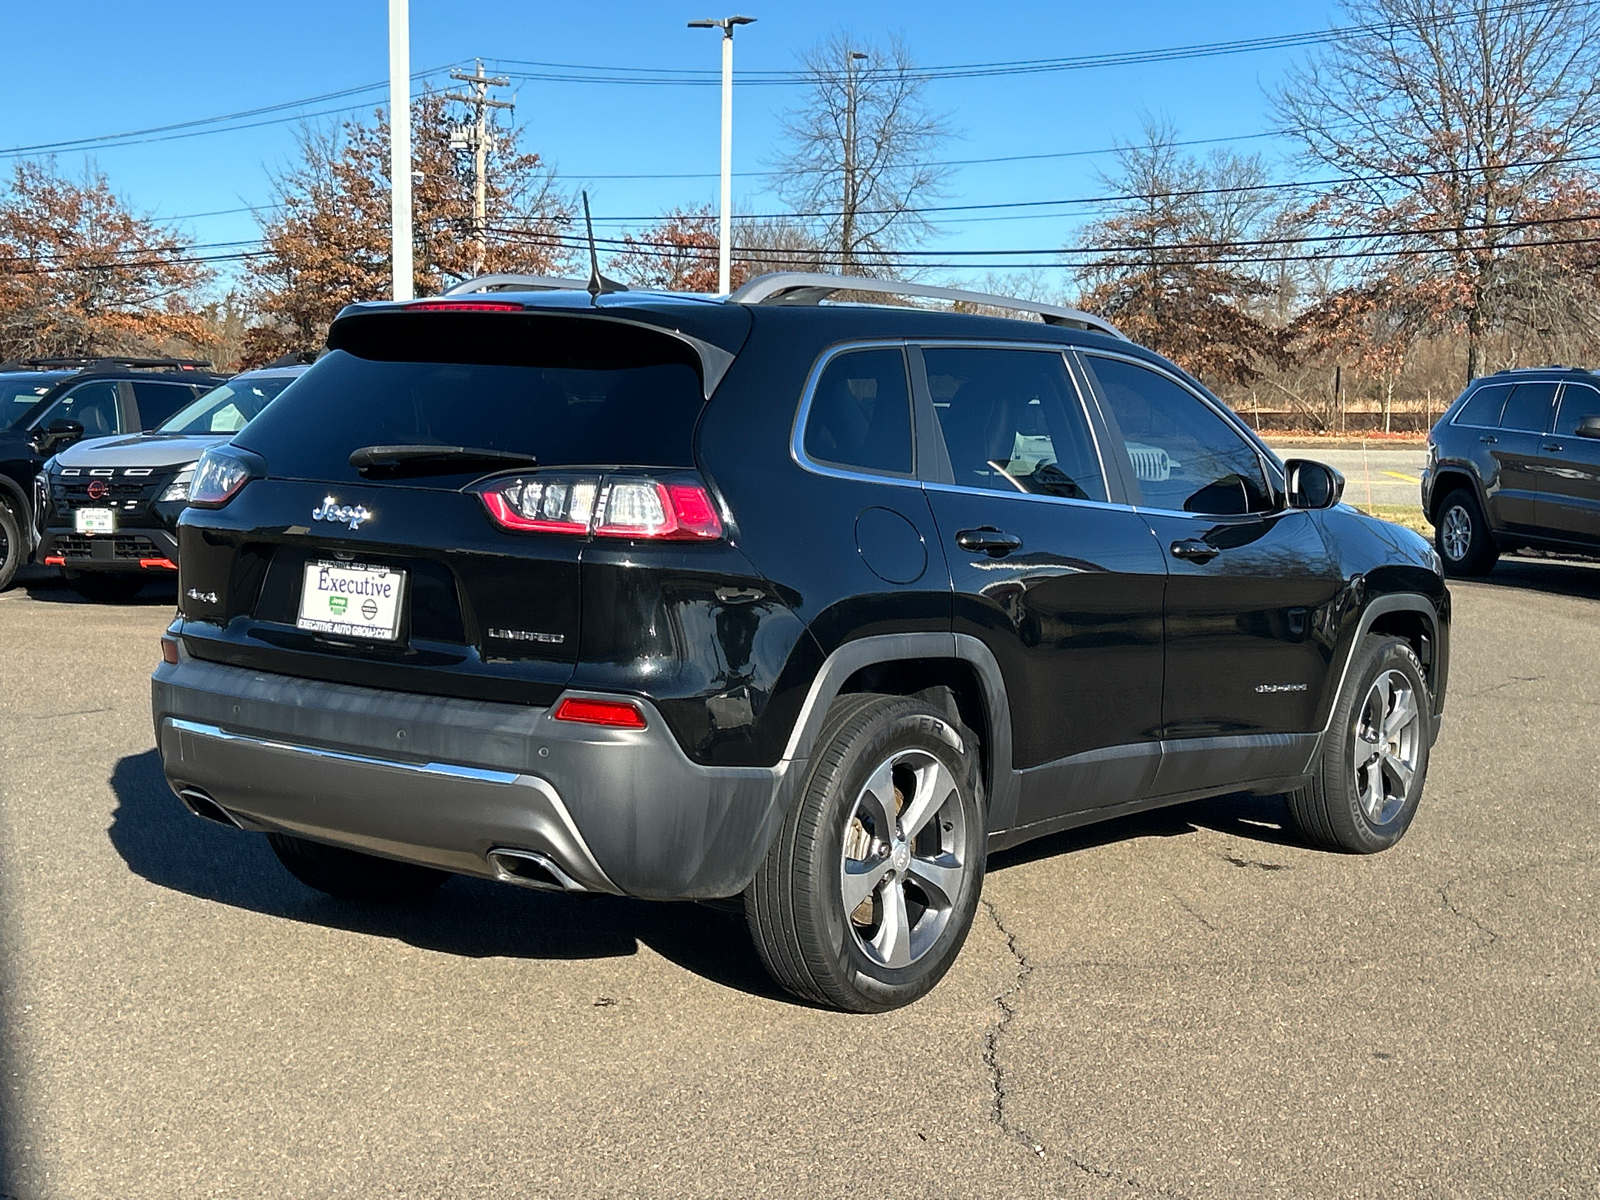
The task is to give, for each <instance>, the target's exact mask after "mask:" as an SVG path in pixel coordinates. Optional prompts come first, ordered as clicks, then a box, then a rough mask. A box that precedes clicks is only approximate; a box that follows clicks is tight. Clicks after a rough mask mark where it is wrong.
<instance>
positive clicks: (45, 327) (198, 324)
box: [0, 162, 210, 358]
mask: <svg viewBox="0 0 1600 1200" xmlns="http://www.w3.org/2000/svg"><path fill="white" fill-rule="evenodd" d="M209 277H210V276H209V272H208V271H207V270H206V268H205V266H204V265H203V264H202V263H200V262H199V261H197V260H196V258H195V256H194V255H193V253H192V252H191V243H190V241H189V239H188V238H186V237H183V236H182V235H180V234H177V233H174V232H173V231H171V230H170V229H167V228H165V227H164V226H162V225H161V224H160V223H159V222H157V221H155V220H153V219H152V218H150V217H145V216H140V215H138V214H136V213H134V212H133V211H132V210H130V209H129V208H128V206H127V205H126V204H124V203H123V202H122V201H121V200H120V199H119V198H118V197H117V195H116V193H114V192H113V191H112V190H111V185H110V183H109V182H108V181H107V179H106V177H105V176H104V175H103V174H101V173H99V172H89V173H87V174H85V175H84V177H83V178H81V179H78V180H72V179H67V178H64V177H63V176H61V175H60V174H58V173H57V172H56V170H55V167H54V164H53V163H48V162H45V163H40V162H21V163H18V164H17V166H16V168H15V170H14V171H13V173H12V178H11V187H10V190H9V191H7V192H6V193H5V194H4V195H3V196H0V358H12V357H21V356H27V355H57V354H85V355H93V354H167V353H178V354H192V353H194V352H195V351H196V350H203V349H204V348H205V347H206V345H207V343H208V341H209V335H208V332H207V328H206V323H205V321H204V319H203V318H202V316H201V315H200V314H199V313H198V312H197V311H196V309H195V307H194V303H195V293H196V291H197V289H198V288H199V287H200V285H201V284H203V283H204V282H205V281H206V280H207V279H208V278H209Z"/></svg>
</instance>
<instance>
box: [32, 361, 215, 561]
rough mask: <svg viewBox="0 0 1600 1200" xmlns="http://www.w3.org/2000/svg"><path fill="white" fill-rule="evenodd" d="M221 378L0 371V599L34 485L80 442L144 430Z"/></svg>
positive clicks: (146, 366) (177, 365) (160, 369)
mask: <svg viewBox="0 0 1600 1200" xmlns="http://www.w3.org/2000/svg"><path fill="white" fill-rule="evenodd" d="M224 378H225V376H222V375H218V374H215V373H214V372H212V370H211V364H210V363H209V362H201V361H192V360H188V359H177V358H31V359H23V360H17V361H11V362H6V363H0V591H3V590H4V589H6V588H8V587H10V586H11V581H12V580H13V579H15V578H16V574H17V569H18V568H19V567H20V566H22V564H23V563H25V562H27V561H28V556H29V554H30V553H31V552H32V550H33V545H34V535H35V529H36V513H35V511H34V498H35V487H34V479H35V477H36V476H37V475H38V473H39V468H40V467H41V466H42V465H43V464H44V462H45V460H46V459H48V458H49V457H50V456H51V455H52V454H54V453H56V452H57V451H59V450H63V449H65V448H66V447H67V446H70V445H72V443H74V442H76V441H78V440H79V439H80V438H85V437H105V436H107V435H110V434H116V433H129V432H133V431H135V430H140V429H150V428H152V427H154V426H156V425H159V424H160V423H161V422H162V421H165V420H166V419H167V418H168V417H170V416H171V415H172V414H173V413H175V412H177V411H178V409H180V408H182V407H183V406H184V405H185V404H188V403H190V402H191V401H193V400H194V398H195V397H196V396H198V395H200V394H201V393H202V392H207V391H210V390H211V389H212V388H213V387H215V386H216V385H217V384H219V383H221V382H222V381H223V379H224Z"/></svg>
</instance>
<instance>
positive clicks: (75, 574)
mask: <svg viewBox="0 0 1600 1200" xmlns="http://www.w3.org/2000/svg"><path fill="white" fill-rule="evenodd" d="M148 582H149V580H147V579H146V578H145V577H144V576H143V575H135V574H133V573H132V572H129V571H105V572H100V571H68V572H67V585H68V586H69V587H70V588H72V590H73V591H75V592H77V593H78V595H80V596H82V597H83V598H84V599H85V600H88V601H89V602H90V603H92V604H126V603H128V601H130V600H132V599H133V598H134V597H135V596H137V595H138V594H139V593H140V592H142V591H144V585H145V584H146V583H148Z"/></svg>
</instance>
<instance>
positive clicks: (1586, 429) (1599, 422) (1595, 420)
mask: <svg viewBox="0 0 1600 1200" xmlns="http://www.w3.org/2000/svg"><path fill="white" fill-rule="evenodd" d="M1576 432H1577V435H1578V436H1579V437H1587V438H1600V417H1585V418H1584V419H1583V420H1581V421H1579V422H1578V428H1577V430H1576Z"/></svg>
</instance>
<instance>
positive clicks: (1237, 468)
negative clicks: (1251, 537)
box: [1086, 355, 1272, 516]
mask: <svg viewBox="0 0 1600 1200" xmlns="http://www.w3.org/2000/svg"><path fill="white" fill-rule="evenodd" d="M1086 361H1088V362H1089V363H1090V364H1091V366H1092V367H1093V370H1094V373H1095V377H1096V378H1097V379H1098V380H1099V381H1100V390H1101V391H1102V392H1103V393H1104V394H1105V398H1106V403H1107V404H1108V405H1109V407H1110V409H1111V413H1112V416H1114V417H1115V418H1116V421H1117V425H1118V426H1119V427H1120V428H1121V430H1122V437H1123V441H1124V442H1125V443H1126V444H1127V449H1128V460H1129V463H1130V464H1131V465H1132V467H1133V473H1134V475H1135V477H1137V479H1138V480H1139V490H1140V492H1141V493H1142V494H1143V496H1144V503H1145V504H1147V505H1148V506H1150V507H1151V508H1162V509H1167V510H1170V511H1172V512H1191V513H1207V514H1213V515H1217V516H1227V515H1233V514H1239V513H1252V512H1264V511H1266V510H1267V509H1269V508H1271V507H1272V495H1271V493H1270V492H1269V491H1268V490H1267V481H1266V476H1265V475H1264V474H1262V469H1261V458H1260V456H1259V455H1257V454H1256V451H1255V449H1254V447H1252V446H1251V445H1250V443H1249V442H1248V441H1246V440H1245V438H1244V437H1243V435H1241V434H1240V433H1239V432H1238V431H1237V430H1235V429H1234V428H1233V427H1232V426H1231V425H1229V424H1228V423H1227V422H1226V421H1224V420H1223V419H1222V418H1221V417H1220V416H1218V415H1217V414H1216V413H1215V412H1213V411H1212V410H1211V408H1210V407H1209V406H1208V405H1207V404H1205V403H1204V402H1203V401H1202V400H1201V399H1200V398H1199V397H1198V396H1196V395H1195V394H1194V393H1193V392H1190V391H1189V390H1188V389H1187V388H1183V387H1180V386H1179V385H1178V384H1177V383H1175V382H1174V381H1173V380H1171V379H1169V378H1167V376H1165V375H1161V374H1159V373H1157V372H1155V371H1152V370H1150V369H1149V368H1147V367H1141V366H1139V365H1138V364H1136V363H1131V362H1127V361H1125V360H1123V359H1117V358H1102V357H1100V356H1099V355H1094V356H1092V357H1091V356H1086Z"/></svg>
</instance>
